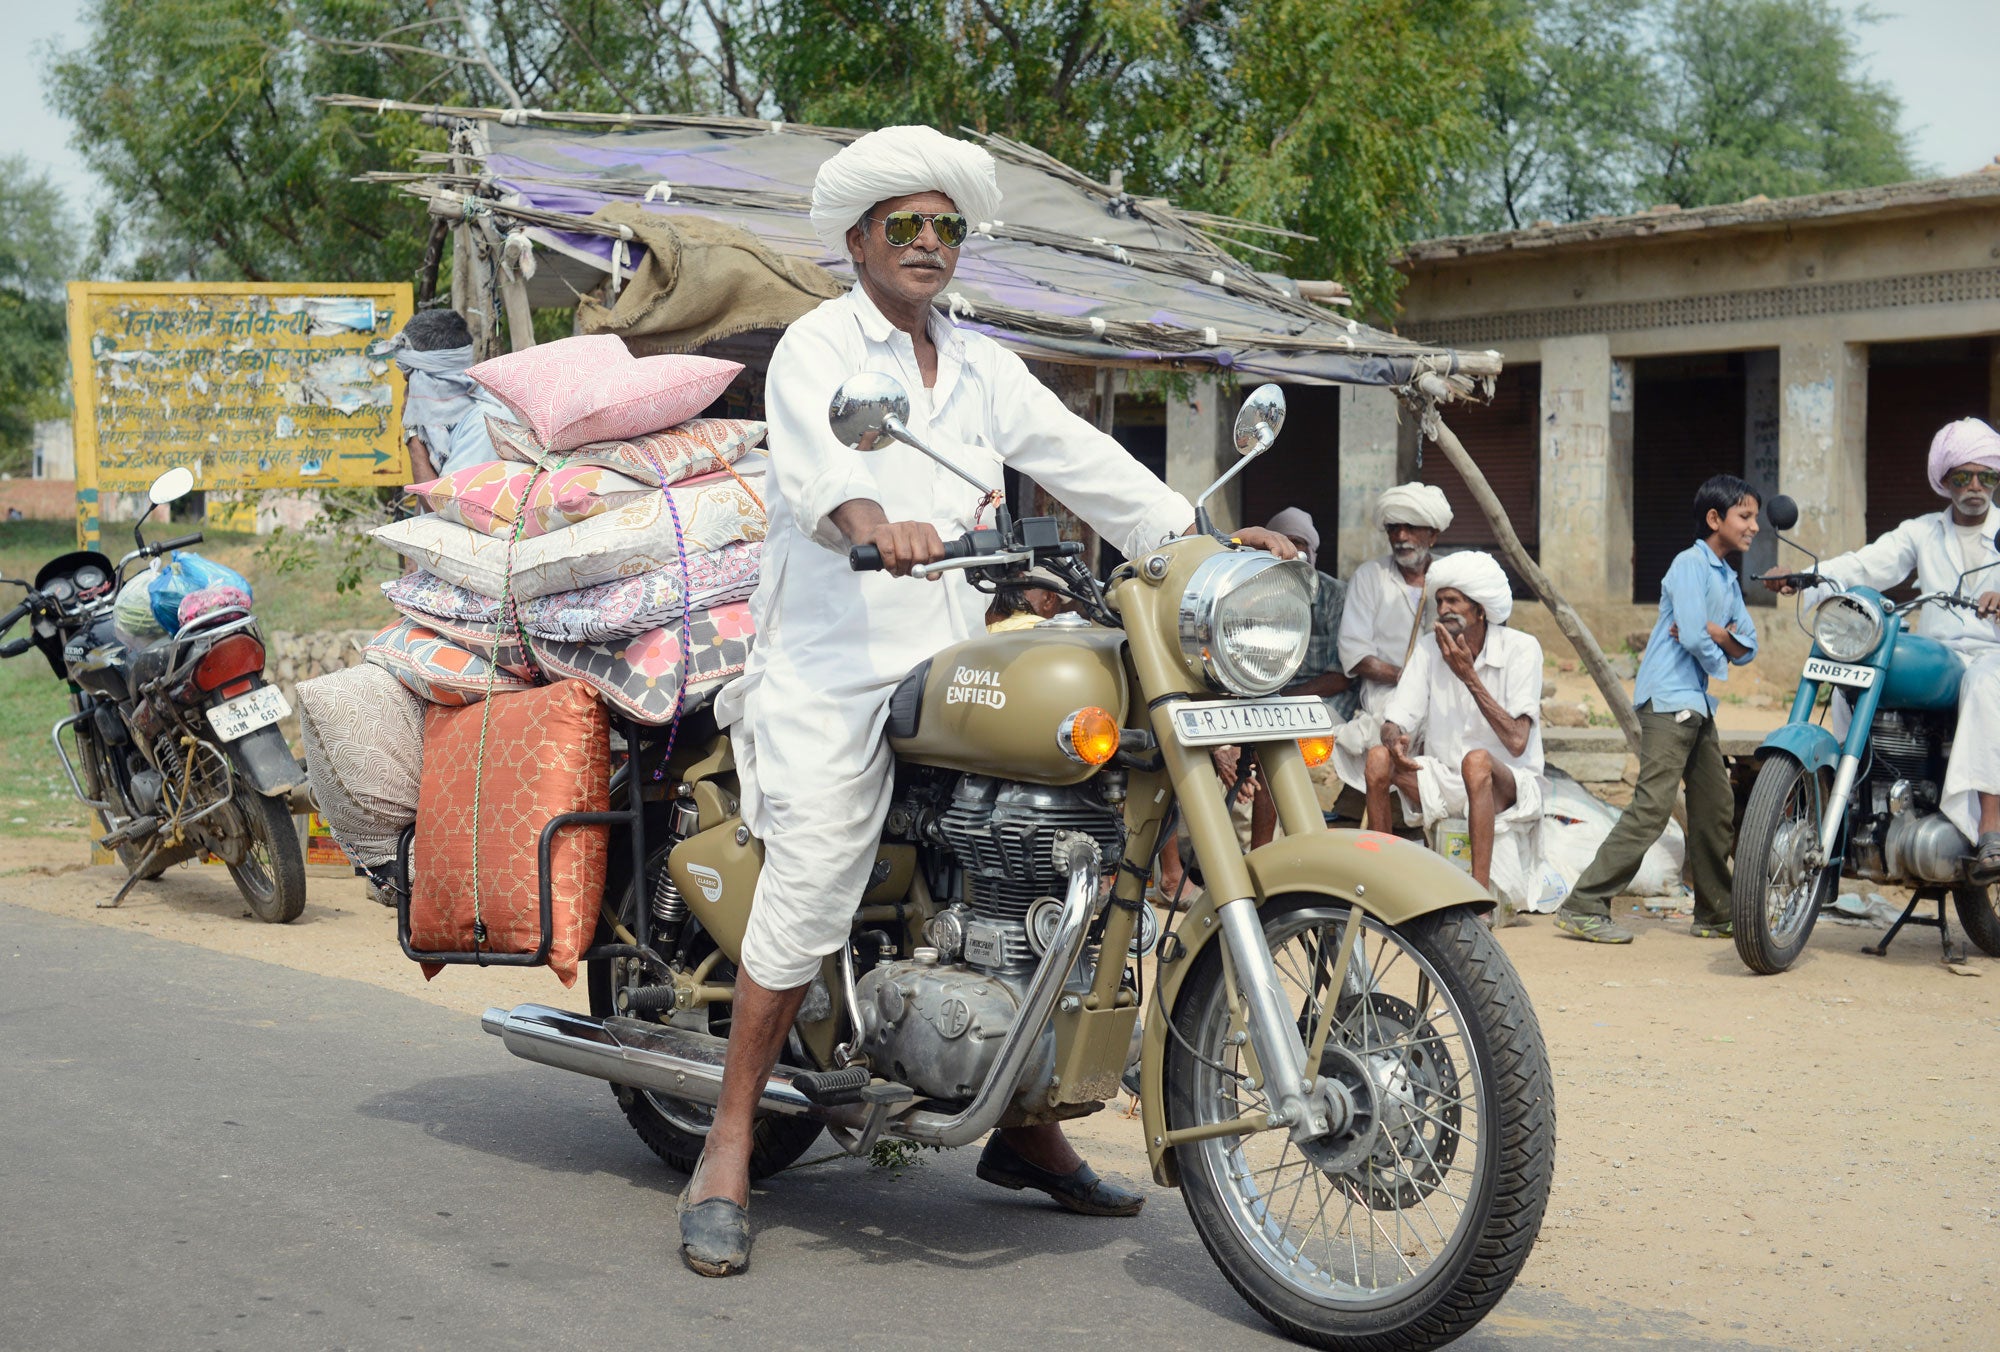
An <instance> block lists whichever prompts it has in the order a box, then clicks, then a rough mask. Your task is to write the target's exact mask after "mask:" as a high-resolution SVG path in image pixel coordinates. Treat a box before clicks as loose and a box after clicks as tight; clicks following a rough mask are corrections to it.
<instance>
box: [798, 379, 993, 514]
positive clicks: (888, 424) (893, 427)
mask: <svg viewBox="0 0 2000 1352" xmlns="http://www.w3.org/2000/svg"><path fill="white" fill-rule="evenodd" d="M909 416H910V396H909V395H908V393H906V392H905V391H904V389H903V386H902V384H901V382H899V381H898V380H897V379H896V378H895V377H894V376H888V375H883V374H882V373H881V372H880V371H862V372H860V373H859V374H856V375H851V376H849V377H848V378H847V379H846V380H843V381H842V382H841V383H840V388H839V389H837V390H835V391H834V392H833V398H832V399H831V400H830V401H829V402H828V403H827V406H826V425H827V426H828V427H829V428H831V429H832V430H833V435H834V436H835V437H836V438H837V439H838V440H839V441H840V444H841V445H843V446H847V447H851V448H852V449H854V450H857V451H879V450H881V449H882V448H883V447H884V446H885V445H887V444H888V443H889V442H890V441H900V442H902V443H903V444H904V445H905V446H909V447H911V448H913V449H915V450H919V451H922V452H923V453H924V454H925V455H927V456H929V457H930V458H931V459H933V460H935V461H937V462H938V463H939V464H940V465H943V466H944V467H945V468H946V469H948V470H950V471H951V472H952V473H953V474H956V475H957V476H958V477H959V478H961V479H963V480H965V481H966V482H967V483H969V484H971V485H972V486H973V487H974V488H976V489H978V490H979V492H980V493H981V494H984V493H986V492H988V491H989V490H988V488H987V486H986V485H985V484H983V483H981V482H979V480H977V479H975V478H973V477H972V476H971V475H970V474H967V473H966V472H965V471H964V470H962V469H960V468H959V467H958V466H957V465H954V464H952V463H951V461H949V460H947V459H945V458H944V457H943V456H941V455H939V454H938V453H937V452H936V451H934V450H932V449H931V448H930V447H928V446H926V445H924V443H923V441H922V440H921V439H920V438H919V437H918V436H917V435H916V433H914V432H912V431H911V430H910V429H909V428H908V427H907V426H906V425H905V421H904V420H905V419H907V418H908V417H909ZM871 433H872V434H873V435H871Z"/></svg>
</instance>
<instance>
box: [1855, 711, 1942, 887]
mask: <svg viewBox="0 0 2000 1352" xmlns="http://www.w3.org/2000/svg"><path fill="white" fill-rule="evenodd" d="M1951 733H1952V725H1951V721H1950V719H1949V716H1941V715H1937V714H1916V713H1910V712H1907V711H1902V710H1884V711H1882V712H1880V713H1878V714H1876V715H1875V722H1874V724H1873V725H1872V726H1871V727H1870V728H1869V732H1868V741H1869V771H1868V779H1867V782H1866V783H1865V785H1864V786H1863V787H1862V790H1861V795H1860V796H1861V802H1862V804H1863V805H1864V812H1865V815H1863V816H1861V817H1860V819H1859V820H1857V821H1856V823H1855V828H1854V831H1853V834H1852V835H1851V837H1850V839H1849V843H1848V856H1849V859H1850V861H1851V864H1852V867H1853V869H1854V872H1855V873H1856V874H1857V875H1859V876H1860V877H1863V878H1866V879H1868V880H1869V881H1871V882H1881V883H1907V882H1933V883H1948V882H1954V881H1956V880H1957V879H1958V876H1959V874H1960V872H1961V870H1962V868H1963V864H1964V860H1965V857H1966V855H1968V854H1970V853H1971V850H1972V844H1971V842H1970V841H1968V840H1966V838H1965V837H1964V836H1962V835H1960V834H1959V832H1958V828H1957V827H1955V826H1953V825H1952V824H1951V823H1950V822H1949V821H1948V820H1946V819H1945V817H1944V815H1943V814H1942V813H1940V812H1939V811H1938V796H1939V789H1938V785H1939V783H1940V782H1941V781H1942V780H1943V778H1944V769H1945V765H1946V762H1947V761H1948V760H1949V759H1950V756H1951V740H1952V739H1951Z"/></svg>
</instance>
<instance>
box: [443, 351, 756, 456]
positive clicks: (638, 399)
mask: <svg viewBox="0 0 2000 1352" xmlns="http://www.w3.org/2000/svg"><path fill="white" fill-rule="evenodd" d="M742 369H743V366H742V363H740V362H733V361H723V360H721V359H719V358H716V357H697V356H689V355H670V356H658V357H635V356H633V355H632V354H631V352H630V351H629V350H627V349H626V346H625V342H624V340H623V339H621V338H617V337H614V336H613V335H611V334H587V335H581V336H578V337H574V338H561V339H558V340H556V341H555V342H553V343H538V344H537V345H535V346H534V347H530V348H524V349H522V350H521V351H519V352H509V353H506V354H505V355H503V356H498V357H495V358H493V359H492V360H491V361H483V362H481V363H479V365H477V366H475V367H473V368H472V369H471V371H469V372H468V373H467V374H469V375H470V376H471V377H472V378H473V379H474V380H476V381H478V382H479V383H480V384H481V385H483V386H485V387H486V388H487V389H488V390H491V391H492V392H493V394H494V396H495V397H496V398H498V399H499V400H500V402H501V403H503V404H505V405H506V406H507V407H508V408H509V409H511V410H512V411H513V412H514V414H515V416H516V417H518V418H520V420H521V421H522V422H524V423H526V424H527V425H528V427H529V429H530V430H532V431H533V432H534V434H535V440H536V441H538V442H539V443H541V445H542V446H543V447H545V448H546V449H548V450H551V451H569V450H574V449H576V448H577V447H578V446H581V445H583V444H584V443H586V442H591V441H622V440H624V439H625V438H626V437H632V436H638V435H640V434H641V433H645V432H656V431H658V430H659V429H661V428H663V427H672V426H674V425H675V424H677V423H684V422H686V421H687V420H688V419H690V418H692V417H694V416H695V414H697V413H699V412H701V411H702V410H703V409H705V408H707V407H708V406H709V405H710V404H712V403H714V402H715V399H716V396H717V395H719V394H721V393H722V392H723V390H725V389H727V388H728V387H729V382H730V381H732V380H734V379H735V378H736V375H737V373H738V372H740V371H741V370H742Z"/></svg>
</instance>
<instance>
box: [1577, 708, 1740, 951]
mask: <svg viewBox="0 0 2000 1352" xmlns="http://www.w3.org/2000/svg"><path fill="white" fill-rule="evenodd" d="M1682 780H1685V781H1686V782H1687V805H1688V830H1687V845H1688V857H1689V859H1690V860H1692V861H1693V864H1694V918H1695V923H1696V924H1698V925H1719V924H1721V923H1723V922H1724V921H1726V920H1728V919H1729V917H1730V909H1729V851H1730V848H1731V847H1732V846H1733V845H1734V843H1735V828H1734V823H1735V820H1736V793H1735V790H1733V789H1732V788H1731V787H1730V785H1729V771H1728V769H1727V767H1725V766H1724V765H1723V763H1722V743H1721V741H1720V740H1718V739H1717V737H1716V735H1715V720H1714V719H1713V718H1704V717H1702V716H1701V715H1700V714H1689V715H1688V717H1687V721H1686V722H1684V723H1677V722H1675V721H1674V715H1672V714H1660V713H1654V712H1653V710H1652V708H1651V706H1650V705H1649V706H1648V707H1646V708H1644V709H1641V710H1639V787H1638V789H1637V790H1636V791H1635V792H1634V793H1633V795H1632V805H1631V806H1630V807H1628V808H1626V809H1625V813H1624V815H1623V816H1621V817H1619V819H1618V824H1617V825H1616V826H1614V827H1612V828H1611V834H1610V835H1608V836H1606V837H1605V838H1604V843H1603V844H1602V845H1600V846H1598V849H1597V857H1596V858H1595V859H1593V860H1591V861H1590V867H1589V868H1587V869H1585V870H1584V871H1583V876H1582V877H1581V878H1578V879H1577V880H1576V888H1575V890H1574V891H1572V892H1571V893H1570V894H1569V896H1568V897H1566V898H1564V900H1563V904H1562V909H1563V910H1565V911H1568V912H1569V913H1570V914H1572V915H1604V916H1608V915H1610V914H1611V899H1612V898H1613V897H1615V896H1617V895H1618V894H1619V893H1620V892H1622V891H1624V890H1625V888H1626V887H1628V886H1629V885H1630V884H1631V882H1632V879H1633V877H1634V876H1635V875H1637V873H1638V872H1639V865H1640V863H1641V861H1643V860H1644V859H1645V857H1646V851H1647V850H1649V849H1651V848H1652V845H1653V842H1654V841H1656V840H1658V839H1659V838H1660V833H1661V832H1662V831H1665V830H1666V829H1667V822H1668V821H1669V820H1670V819H1671V818H1672V817H1673V815H1674V789H1675V787H1676V786H1677V785H1679V784H1680V783H1681V781H1682Z"/></svg>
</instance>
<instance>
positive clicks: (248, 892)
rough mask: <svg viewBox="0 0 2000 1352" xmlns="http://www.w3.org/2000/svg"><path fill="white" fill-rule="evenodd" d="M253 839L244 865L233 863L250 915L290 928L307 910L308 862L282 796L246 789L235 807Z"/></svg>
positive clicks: (246, 831) (231, 873)
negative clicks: (275, 796) (269, 795)
mask: <svg viewBox="0 0 2000 1352" xmlns="http://www.w3.org/2000/svg"><path fill="white" fill-rule="evenodd" d="M234 807H235V809H236V812H237V814H238V816H239V817H240V818H241V819H242V822H243V827H244V831H245V833H246V834H247V835H248V836H249V838H250V844H249V849H248V850H247V851H246V852H245V854H244V856H243V862H242V863H240V864H231V865H229V876H230V877H231V878H233V879H235V880H236V890H237V891H239V892H241V893H242V894H243V900H244V901H246V902H248V903H249V904H250V913H251V914H252V915H254V916H256V917H257V918H258V919H259V920H261V921H263V922H264V923H265V924H267V925H289V924H290V923H291V922H292V921H294V920H297V919H298V918H299V915H300V913H301V912H303V911H304V910H305V908H306V861H305V856H304V854H303V853H301V851H300V850H299V833H298V830H297V829H296V828H295V827H294V826H293V825H292V811H291V809H290V808H289V807H287V806H286V805H285V801H284V800H283V799H282V798H266V797H265V796H264V795H263V794H261V793H254V792H251V791H250V790H248V789H247V788H245V789H244V790H243V791H242V792H239V793H238V794H237V796H236V802H235V804H234Z"/></svg>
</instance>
